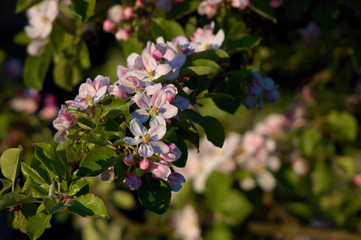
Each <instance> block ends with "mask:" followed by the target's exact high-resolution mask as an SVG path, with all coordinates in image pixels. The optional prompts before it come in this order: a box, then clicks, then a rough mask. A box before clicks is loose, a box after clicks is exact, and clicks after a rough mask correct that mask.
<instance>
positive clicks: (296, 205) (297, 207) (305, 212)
mask: <svg viewBox="0 0 361 240" xmlns="http://www.w3.org/2000/svg"><path fill="white" fill-rule="evenodd" d="M284 207H285V208H286V210H287V211H289V212H290V213H292V214H295V215H296V216H298V217H302V218H306V219H309V218H310V217H312V210H311V208H310V206H309V205H308V204H306V203H303V202H289V203H284Z"/></svg>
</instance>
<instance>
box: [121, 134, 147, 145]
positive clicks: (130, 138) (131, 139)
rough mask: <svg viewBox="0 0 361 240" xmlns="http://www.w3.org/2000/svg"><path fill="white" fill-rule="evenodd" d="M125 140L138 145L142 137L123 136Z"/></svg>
mask: <svg viewBox="0 0 361 240" xmlns="http://www.w3.org/2000/svg"><path fill="white" fill-rule="evenodd" d="M123 140H124V142H126V143H128V144H129V145H133V146H135V145H138V144H139V143H140V142H141V141H142V139H141V138H140V137H138V136H137V137H135V138H132V137H125V138H123Z"/></svg>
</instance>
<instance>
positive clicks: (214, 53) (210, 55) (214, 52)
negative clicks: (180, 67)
mask: <svg viewBox="0 0 361 240" xmlns="http://www.w3.org/2000/svg"><path fill="white" fill-rule="evenodd" d="M191 58H192V60H193V61H194V60H197V59H208V60H212V61H220V60H224V59H227V58H229V55H228V53H227V52H226V51H224V50H222V49H209V50H206V51H202V52H198V53H194V54H192V55H191Z"/></svg>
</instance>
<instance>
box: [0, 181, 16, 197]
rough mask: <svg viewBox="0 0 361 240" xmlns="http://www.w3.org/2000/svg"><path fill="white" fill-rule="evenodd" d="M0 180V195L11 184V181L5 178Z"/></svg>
mask: <svg viewBox="0 0 361 240" xmlns="http://www.w3.org/2000/svg"><path fill="white" fill-rule="evenodd" d="M0 182H1V190H0V196H1V195H3V194H4V193H6V192H7V191H8V190H9V189H10V188H11V186H12V185H13V184H12V182H11V181H9V180H7V179H0Z"/></svg>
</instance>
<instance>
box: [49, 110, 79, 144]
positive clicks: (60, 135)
mask: <svg viewBox="0 0 361 240" xmlns="http://www.w3.org/2000/svg"><path fill="white" fill-rule="evenodd" d="M66 110H67V107H66V106H65V105H61V109H60V111H59V115H58V117H57V118H56V119H55V120H54V121H53V126H54V128H55V129H56V130H58V132H57V133H56V134H55V137H54V140H55V142H57V143H62V142H65V135H66V132H67V131H68V130H69V128H70V127H71V126H72V125H73V124H74V121H73V118H72V116H71V114H70V113H66Z"/></svg>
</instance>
